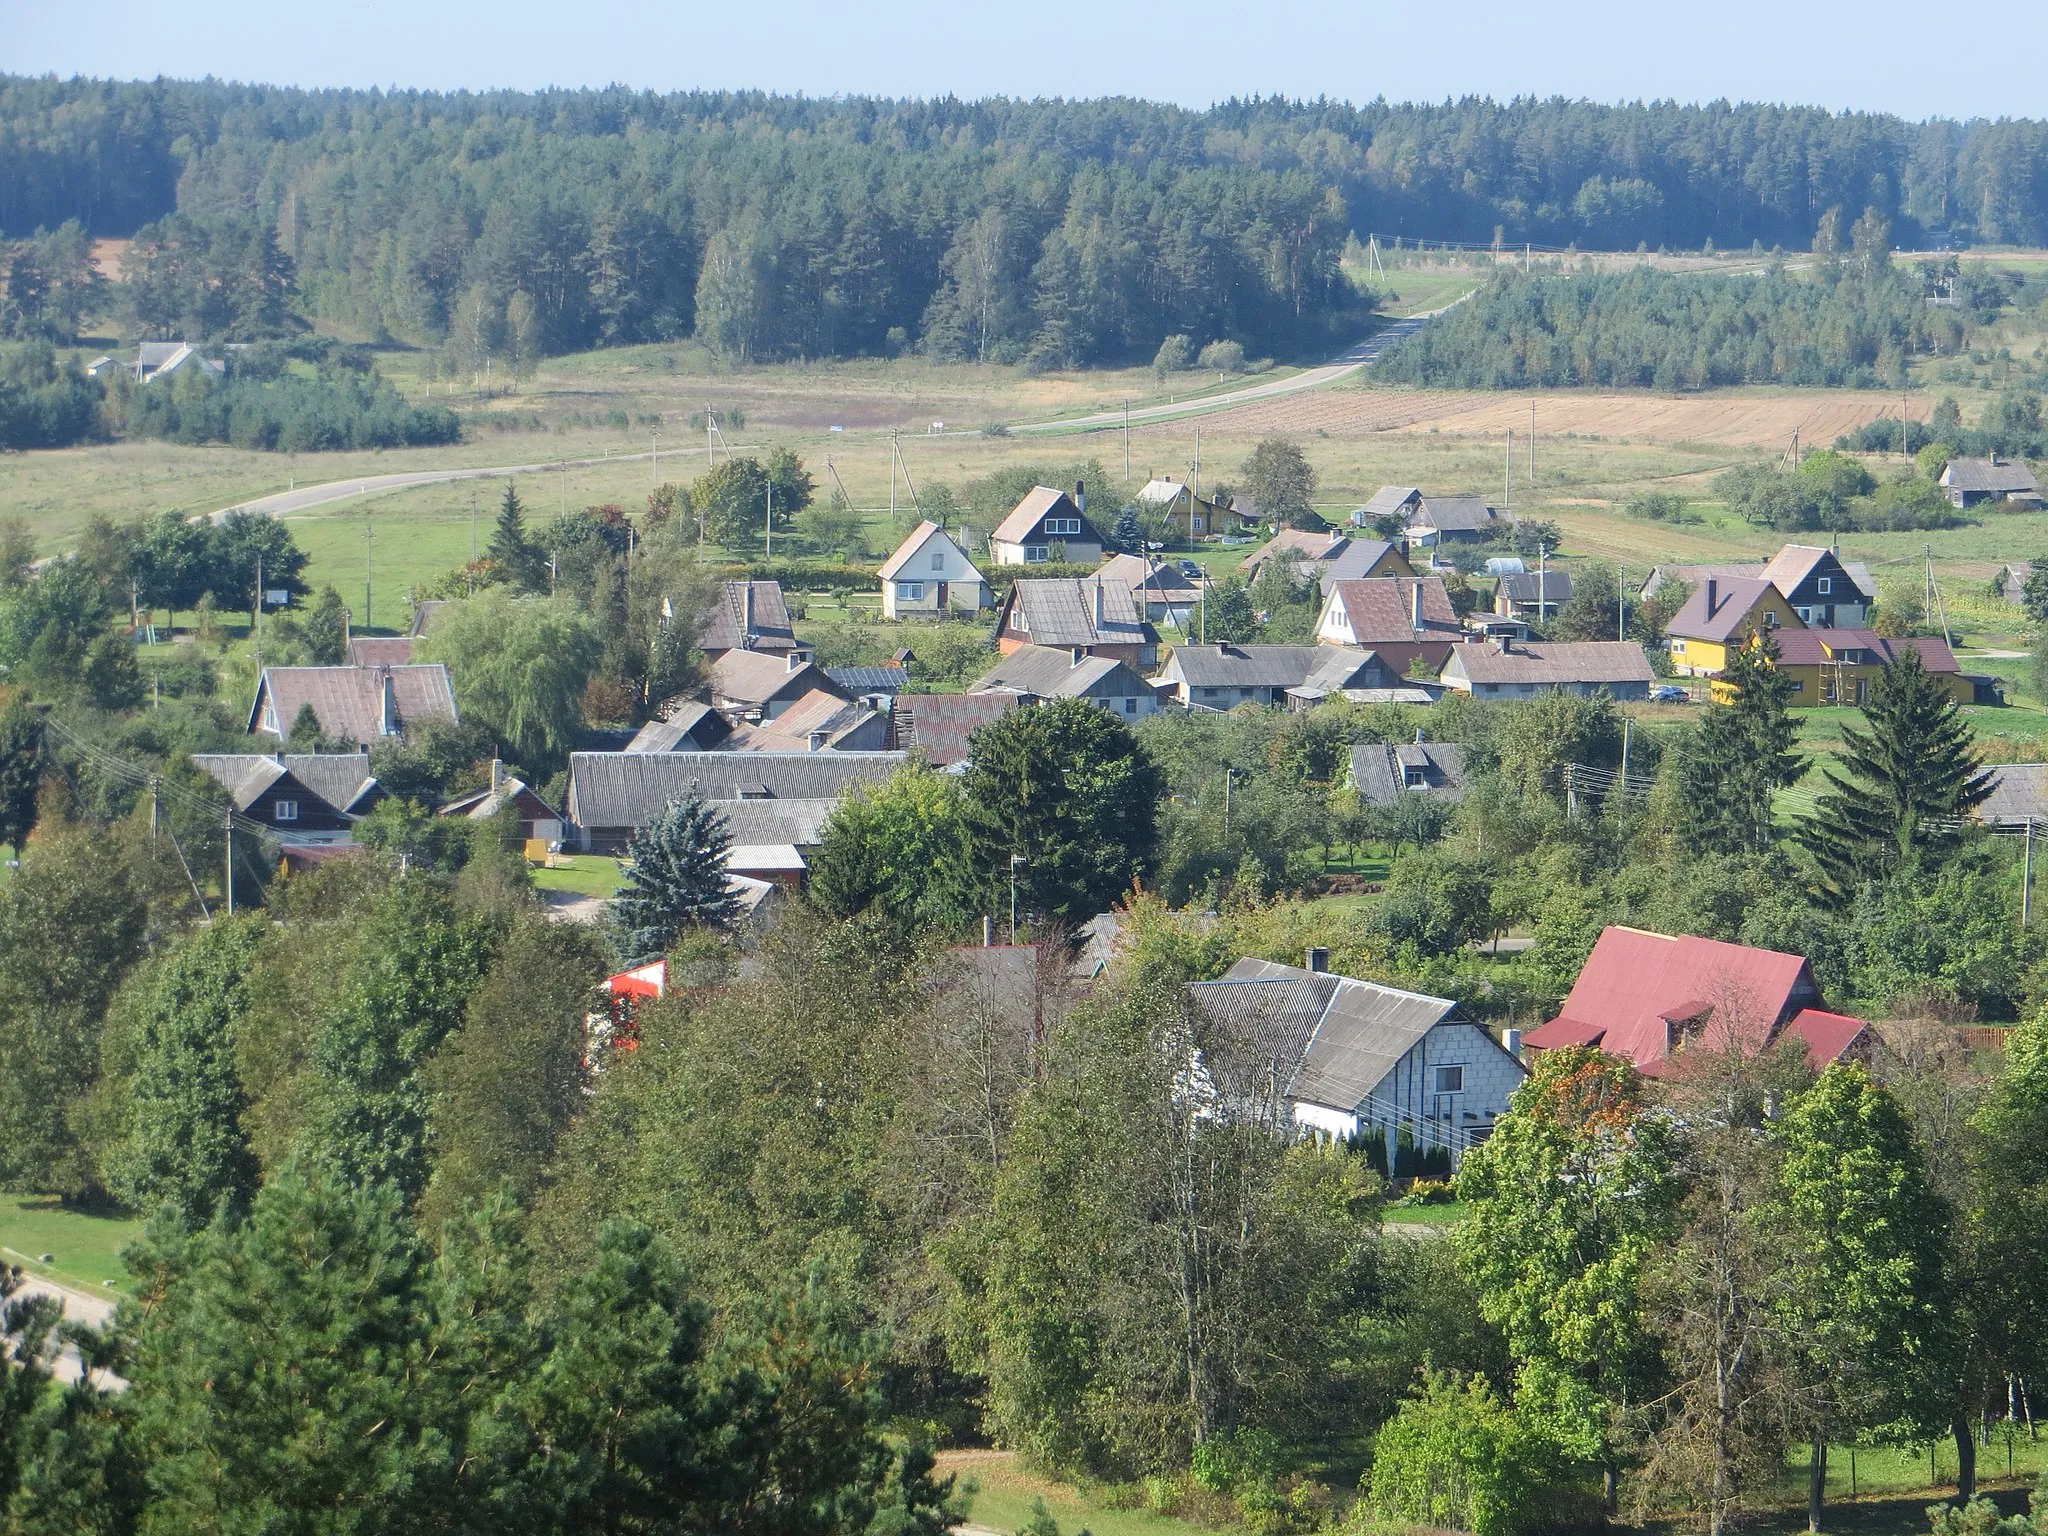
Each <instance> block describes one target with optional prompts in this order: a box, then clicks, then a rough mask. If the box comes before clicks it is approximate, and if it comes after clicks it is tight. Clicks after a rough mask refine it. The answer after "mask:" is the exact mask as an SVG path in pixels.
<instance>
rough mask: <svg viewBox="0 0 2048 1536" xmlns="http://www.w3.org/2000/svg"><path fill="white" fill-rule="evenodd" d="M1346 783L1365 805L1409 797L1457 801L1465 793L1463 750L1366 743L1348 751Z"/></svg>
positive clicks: (1445, 745) (1440, 744)
mask: <svg viewBox="0 0 2048 1536" xmlns="http://www.w3.org/2000/svg"><path fill="white" fill-rule="evenodd" d="M1349 783H1350V786H1351V788H1352V789H1354V790H1356V791H1357V792H1358V797H1359V799H1361V800H1363V801H1364V802H1365V803H1366V804H1367V805H1392V804H1393V803H1394V802H1395V801H1396V800H1398V799H1399V798H1400V797H1401V796H1402V795H1408V794H1423V795H1434V796H1436V797H1437V798H1438V799H1440V800H1456V799H1457V798H1459V797H1460V796H1461V795H1463V794H1464V793H1465V749H1464V748H1463V747H1461V746H1459V745H1458V744H1457V743H1456V742H1450V741H1413V742H1402V743H1400V744H1399V745H1392V744H1388V743H1385V742H1366V743H1363V744H1362V745H1359V746H1355V747H1353V748H1352V749H1351V773H1350V778H1349Z"/></svg>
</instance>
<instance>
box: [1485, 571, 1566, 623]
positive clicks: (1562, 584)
mask: <svg viewBox="0 0 2048 1536" xmlns="http://www.w3.org/2000/svg"><path fill="white" fill-rule="evenodd" d="M1571 600H1572V578H1571V573H1570V572H1569V571H1551V570H1542V571H1510V572H1508V573H1507V574H1505V575H1503V576H1502V577H1501V578H1500V580H1499V581H1497V582H1495V583H1494V588H1493V611H1494V613H1495V614H1496V615H1498V616H1499V617H1501V618H1503V619H1523V620H1526V621H1528V622H1529V623H1532V624H1536V625H1538V626H1541V625H1544V624H1547V623H1549V622H1550V621H1551V620H1552V619H1554V618H1556V617H1557V611H1558V610H1559V609H1560V608H1562V607H1564V605H1565V604H1566V603H1568V602H1570V601H1571Z"/></svg>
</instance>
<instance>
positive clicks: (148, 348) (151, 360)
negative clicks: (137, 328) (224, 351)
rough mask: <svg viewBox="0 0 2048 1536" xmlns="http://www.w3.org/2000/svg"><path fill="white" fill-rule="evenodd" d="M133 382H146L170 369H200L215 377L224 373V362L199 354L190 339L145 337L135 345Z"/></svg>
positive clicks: (225, 367)
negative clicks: (153, 339) (174, 339)
mask: <svg viewBox="0 0 2048 1536" xmlns="http://www.w3.org/2000/svg"><path fill="white" fill-rule="evenodd" d="M133 368H134V373H135V382H136V383H138V384H148V383H151V382H153V381H154V380H157V379H161V378H164V377H166V376H168V375H170V374H173V373H179V372H187V373H204V374H210V375H212V376H213V377H214V378H216V379H218V378H221V377H223V376H225V375H226V373H227V371H228V370H227V365H226V364H225V363H221V362H217V361H215V360H214V359H213V358H210V357H201V356H200V355H199V353H198V350H197V349H196V348H194V347H193V346H192V344H191V343H190V342H184V341H145V342H143V343H142V344H141V345H140V346H138V347H137V348H136V349H135V362H134V364H133Z"/></svg>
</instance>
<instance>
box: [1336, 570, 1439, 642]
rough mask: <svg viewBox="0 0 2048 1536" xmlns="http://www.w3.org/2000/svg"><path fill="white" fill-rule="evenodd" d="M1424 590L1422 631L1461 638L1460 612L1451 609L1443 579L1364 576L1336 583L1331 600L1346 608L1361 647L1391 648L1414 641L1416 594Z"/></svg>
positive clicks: (1355, 637)
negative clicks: (1385, 646)
mask: <svg viewBox="0 0 2048 1536" xmlns="http://www.w3.org/2000/svg"><path fill="white" fill-rule="evenodd" d="M1418 585H1419V586H1420V587H1421V588H1422V627H1423V629H1424V631H1425V632H1430V631H1436V632H1438V633H1439V634H1451V635H1456V634H1462V633H1463V632H1464V626H1462V625H1461V624H1459V622H1458V611H1457V609H1455V608H1453V607H1452V606H1451V594H1450V593H1449V592H1447V591H1445V590H1444V579H1443V578H1442V577H1441V576H1364V577H1358V578H1355V579H1353V580H1350V581H1339V582H1335V583H1333V584H1332V585H1331V587H1330V593H1331V600H1332V601H1333V602H1338V603H1341V604H1343V606H1344V615H1345V617H1346V618H1348V619H1349V620H1350V621H1351V632H1352V636H1353V638H1354V639H1355V641H1356V642H1357V643H1358V644H1359V645H1363V646H1372V645H1392V644H1395V643H1396V642H1400V641H1412V640H1414V639H1415V623H1414V617H1415V616H1414V611H1413V609H1414V601H1415V599H1414V592H1415V588H1416V587H1417V586H1418Z"/></svg>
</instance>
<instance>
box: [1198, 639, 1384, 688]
mask: <svg viewBox="0 0 2048 1536" xmlns="http://www.w3.org/2000/svg"><path fill="white" fill-rule="evenodd" d="M1332 654H1336V655H1339V656H1347V657H1349V658H1351V660H1352V662H1353V663H1354V664H1356V663H1359V662H1363V661H1364V660H1365V658H1366V656H1367V655H1368V654H1369V653H1368V652H1365V651H1362V650H1353V649H1351V648H1350V647H1349V646H1327V645H1177V646H1175V647H1174V648H1173V655H1172V656H1170V657H1168V658H1167V663H1166V667H1165V670H1164V674H1163V675H1164V676H1166V677H1168V678H1178V679H1179V680H1181V681H1182V682H1185V683H1186V684H1187V685H1188V686H1189V687H1191V688H1294V687H1298V686H1299V685H1300V684H1302V683H1305V682H1307V681H1308V679H1309V676H1310V674H1311V673H1313V672H1314V671H1315V670H1316V669H1317V668H1318V667H1320V666H1322V665H1323V664H1324V663H1325V662H1327V661H1328V660H1329V659H1330V657H1331V655H1332ZM1354 669H1355V666H1354Z"/></svg>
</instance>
